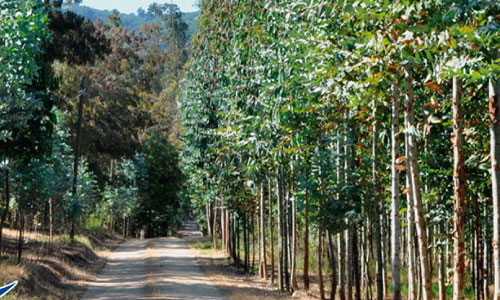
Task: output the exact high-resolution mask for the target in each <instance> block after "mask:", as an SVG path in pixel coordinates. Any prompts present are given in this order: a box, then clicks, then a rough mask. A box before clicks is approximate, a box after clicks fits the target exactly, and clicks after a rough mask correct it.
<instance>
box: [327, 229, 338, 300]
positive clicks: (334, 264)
mask: <svg viewBox="0 0 500 300" xmlns="http://www.w3.org/2000/svg"><path fill="white" fill-rule="evenodd" d="M327 236H328V259H329V262H330V269H331V270H332V280H331V284H332V288H331V290H330V300H335V293H336V292H337V262H336V259H335V248H334V246H333V239H332V234H331V233H330V231H328V232H327Z"/></svg>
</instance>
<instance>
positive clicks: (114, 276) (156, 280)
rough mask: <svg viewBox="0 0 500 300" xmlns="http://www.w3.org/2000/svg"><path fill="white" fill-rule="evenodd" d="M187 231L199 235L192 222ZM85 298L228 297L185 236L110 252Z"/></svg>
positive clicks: (219, 299)
mask: <svg viewBox="0 0 500 300" xmlns="http://www.w3.org/2000/svg"><path fill="white" fill-rule="evenodd" d="M182 234H183V235H185V236H186V235H187V236H189V235H197V234H198V232H197V231H196V227H195V225H194V224H192V223H188V224H187V226H186V228H185V230H184V231H183V232H182ZM82 299H83V300H105V299H106V300H108V299H110V300H111V299H116V300H122V299H126V300H140V299H145V300H146V299H168V300H181V299H182V300H194V299H197V300H198V299H199V300H227V298H226V297H224V296H223V295H222V293H221V292H220V291H219V290H218V289H217V287H215V286H214V285H213V284H212V282H211V281H210V279H209V278H207V277H206V276H205V275H204V274H203V272H202V271H201V269H200V268H199V267H198V265H197V264H196V261H195V257H194V254H193V253H192V251H191V250H189V248H188V247H187V246H186V244H185V240H184V239H181V238H158V239H150V240H131V241H127V242H125V243H123V244H122V245H121V246H120V247H118V248H117V249H116V250H115V251H113V253H112V254H111V255H110V258H109V260H108V263H107V264H106V267H105V268H104V270H103V272H102V273H101V274H100V275H99V276H98V278H97V280H96V281H95V282H92V283H89V284H88V290H87V292H86V293H85V295H84V296H83V298H82Z"/></svg>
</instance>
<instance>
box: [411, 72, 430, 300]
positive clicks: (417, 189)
mask: <svg viewBox="0 0 500 300" xmlns="http://www.w3.org/2000/svg"><path fill="white" fill-rule="evenodd" d="M405 73H406V80H405V81H406V97H405V104H406V112H407V115H408V123H407V125H408V127H407V128H406V130H407V131H408V132H410V134H409V138H408V152H409V156H408V157H407V159H408V160H409V163H410V170H409V172H410V175H411V176H410V183H411V185H412V192H413V201H414V213H415V225H416V228H417V237H418V241H419V243H418V248H419V253H420V267H421V270H422V272H421V274H422V287H423V299H424V300H430V299H432V284H431V283H432V282H431V280H432V275H431V272H430V266H429V254H428V247H427V232H426V226H425V219H424V211H423V207H422V194H421V192H422V190H421V184H420V171H419V167H418V155H417V145H416V137H415V133H414V132H415V130H416V129H415V125H414V123H415V120H414V119H415V117H414V104H415V103H414V101H415V100H414V94H413V78H412V77H411V73H410V70H409V69H408V67H407V69H406V70H405Z"/></svg>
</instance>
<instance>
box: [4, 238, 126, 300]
mask: <svg viewBox="0 0 500 300" xmlns="http://www.w3.org/2000/svg"><path fill="white" fill-rule="evenodd" d="M17 234H18V233H17V231H15V230H9V229H4V245H5V246H6V249H5V252H4V253H2V263H1V265H0V285H4V284H7V283H10V282H12V281H14V280H18V281H19V284H18V286H17V287H16V288H15V289H14V290H13V291H12V292H11V293H10V294H9V295H7V296H5V297H4V298H2V299H6V300H27V299H47V300H53V299H54V300H55V299H61V300H65V299H78V298H79V297H80V296H81V294H83V292H84V291H85V285H86V282H88V281H93V280H94V279H95V277H96V275H97V274H98V273H99V271H100V270H101V269H102V268H103V267H104V265H105V262H106V258H107V255H108V253H109V251H111V250H112V249H114V248H115V247H117V246H118V245H119V244H120V243H121V242H122V241H123V240H122V239H121V238H118V237H117V236H114V235H111V234H109V233H107V232H105V231H96V230H93V231H83V232H81V234H80V235H78V236H77V237H76V238H75V242H71V241H70V240H69V237H68V236H67V235H58V236H55V237H54V239H53V242H52V243H51V244H50V246H49V245H48V242H47V241H48V236H47V235H46V234H44V233H40V232H38V233H33V232H26V233H25V240H24V246H23V261H22V263H21V264H19V265H18V264H16V259H15V258H16V255H15V253H16V249H17V248H16V238H17Z"/></svg>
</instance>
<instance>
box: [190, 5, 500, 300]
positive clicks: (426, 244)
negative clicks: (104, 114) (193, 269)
mask: <svg viewBox="0 0 500 300" xmlns="http://www.w3.org/2000/svg"><path fill="white" fill-rule="evenodd" d="M200 7H201V15H200V20H199V32H198V33H197V34H195V35H194V37H193V40H192V43H193V45H192V53H193V55H192V58H191V61H190V63H189V69H188V72H187V78H186V81H185V84H184V93H183V95H182V99H181V100H182V111H183V117H184V137H183V141H184V150H183V155H182V161H183V168H184V172H185V174H187V175H188V179H187V180H188V195H189V197H190V199H191V201H192V203H193V205H194V206H195V207H196V208H197V209H198V215H199V217H200V219H201V220H203V222H204V223H205V224H207V225H206V229H207V230H208V231H209V233H210V234H211V235H212V236H213V238H214V247H217V239H219V238H221V240H222V245H223V248H224V249H225V250H226V251H228V253H229V254H230V255H231V256H232V258H233V259H234V261H235V262H236V263H237V264H240V263H243V266H244V268H245V269H246V270H247V271H248V270H250V268H251V267H252V266H253V262H254V258H251V256H252V253H253V254H255V251H257V249H258V251H259V253H260V256H259V261H260V263H259V274H260V275H261V276H263V277H266V278H267V277H268V272H269V271H270V276H271V280H272V281H274V280H275V276H276V275H275V274H277V277H278V281H279V287H280V289H281V290H287V291H290V290H291V291H296V290H298V289H305V290H308V289H309V287H310V282H311V280H310V276H311V272H312V269H313V268H314V269H315V272H314V273H315V274H316V275H317V277H316V278H317V280H315V281H316V282H318V289H319V293H320V296H321V298H322V299H324V298H325V297H326V296H325V290H326V286H327V285H326V284H325V283H324V281H325V279H324V277H323V276H324V275H325V274H324V273H325V267H326V270H328V272H331V280H330V285H329V286H328V289H329V290H330V291H331V294H330V298H331V299H334V298H335V297H336V295H337V293H338V295H339V297H340V299H342V300H344V299H353V297H356V299H361V298H362V297H368V298H370V299H371V298H373V297H376V298H377V299H382V298H383V297H393V298H394V299H396V300H397V299H401V298H402V297H407V298H408V299H410V300H413V299H424V300H426V299H432V298H437V297H438V296H439V298H440V299H445V298H446V297H449V296H450V295H451V291H453V292H452V294H453V299H455V300H460V299H464V297H465V296H467V297H474V298H476V299H488V298H489V297H491V296H492V294H491V291H490V287H491V286H492V285H494V294H493V295H494V299H498V298H499V297H500V255H499V248H498V245H499V242H500V231H499V230H500V222H499V220H500V216H499V214H500V212H499V211H498V210H499V205H500V203H499V201H500V200H499V197H498V196H499V193H500V190H499V188H498V180H499V179H498V177H499V175H500V169H499V167H498V163H497V161H498V159H499V158H500V149H498V141H499V140H500V124H499V121H498V120H499V119H500V115H499V114H500V110H499V109H500V103H499V101H498V93H499V92H500V80H499V78H500V76H499V71H500V64H499V62H500V60H499V58H498V51H499V50H498V49H499V46H500V39H499V38H500V37H499V28H500V24H499V22H500V19H499V15H500V5H499V4H498V2H497V1H447V0H442V1H426V0H422V1H366V0H364V1H359V0H349V1H325V0H313V1H297V0H286V1H275V0H272V1H260V0H257V1H236V2H235V1H201V3H200ZM492 216H493V218H492ZM255 235H257V237H258V241H259V242H258V243H257V242H256V240H255ZM241 239H243V240H242V241H241ZM251 248H252V250H251ZM313 250H316V257H313V255H312V253H310V252H312V251H313ZM240 253H243V254H244V256H243V257H241V256H240ZM250 261H252V263H250ZM313 261H315V262H316V264H317V266H314V265H311V264H312V262H313ZM493 262H494V263H493ZM269 267H270V269H269ZM297 275H300V279H301V280H299V277H298V276H297ZM389 280H391V282H389Z"/></svg>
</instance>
